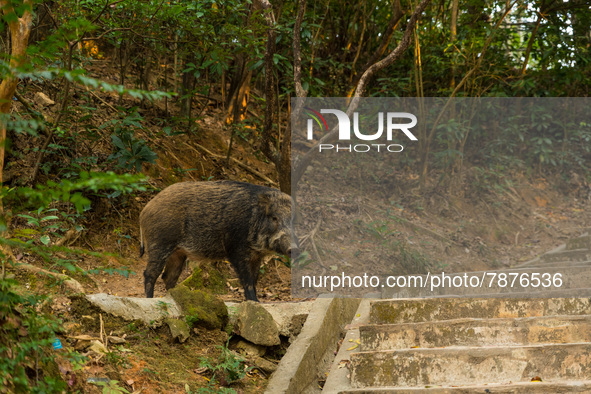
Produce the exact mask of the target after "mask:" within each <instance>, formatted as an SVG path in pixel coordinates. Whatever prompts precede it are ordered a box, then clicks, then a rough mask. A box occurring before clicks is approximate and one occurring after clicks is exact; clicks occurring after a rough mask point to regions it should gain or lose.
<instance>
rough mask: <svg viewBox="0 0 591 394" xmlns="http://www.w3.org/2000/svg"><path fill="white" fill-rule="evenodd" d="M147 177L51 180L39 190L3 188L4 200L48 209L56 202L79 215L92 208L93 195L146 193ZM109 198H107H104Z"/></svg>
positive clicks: (92, 174) (86, 174)
mask: <svg viewBox="0 0 591 394" xmlns="http://www.w3.org/2000/svg"><path fill="white" fill-rule="evenodd" d="M143 179H144V176H143V175H132V174H120V175H119V174H115V173H113V172H85V171H83V172H81V173H80V175H79V178H78V179H75V180H69V179H62V180H61V181H60V182H55V181H52V180H50V181H47V183H46V184H45V185H42V184H38V185H37V186H36V187H35V188H31V187H18V188H12V189H7V188H4V189H2V193H1V194H0V195H1V196H2V198H3V199H7V200H9V201H13V202H19V201H20V202H22V201H25V202H27V204H28V205H36V206H37V207H39V208H40V207H44V208H45V207H48V206H49V204H50V203H52V202H53V201H63V202H67V203H72V204H73V205H74V207H75V208H76V211H77V212H78V213H82V212H84V211H85V210H86V209H88V208H89V207H90V200H89V196H90V194H94V195H96V194H98V193H100V192H104V191H111V192H112V193H111V194H109V196H111V197H116V196H119V195H121V194H127V193H131V192H133V191H143V190H146V186H145V184H144V182H143ZM104 196H105V197H106V196H107V195H104Z"/></svg>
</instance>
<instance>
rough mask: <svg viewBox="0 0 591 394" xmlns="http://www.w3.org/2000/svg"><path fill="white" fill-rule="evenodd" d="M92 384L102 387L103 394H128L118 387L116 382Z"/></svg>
mask: <svg viewBox="0 0 591 394" xmlns="http://www.w3.org/2000/svg"><path fill="white" fill-rule="evenodd" d="M92 384H94V385H97V386H100V387H102V388H103V394H129V391H127V390H126V389H124V388H123V387H121V386H119V381H117V380H109V381H108V382H102V381H99V382H92Z"/></svg>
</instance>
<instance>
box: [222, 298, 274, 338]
mask: <svg viewBox="0 0 591 394" xmlns="http://www.w3.org/2000/svg"><path fill="white" fill-rule="evenodd" d="M234 330H235V331H236V333H237V334H239V335H240V336H241V337H242V338H244V339H246V340H247V341H250V342H252V343H254V344H257V345H262V346H275V345H279V344H280V343H281V340H280V339H279V330H278V328H277V324H275V320H273V316H271V314H270V313H269V312H267V310H266V309H265V308H264V307H263V306H262V305H261V304H259V303H258V302H254V301H245V302H243V303H242V304H240V306H238V313H237V315H236V326H235V327H234Z"/></svg>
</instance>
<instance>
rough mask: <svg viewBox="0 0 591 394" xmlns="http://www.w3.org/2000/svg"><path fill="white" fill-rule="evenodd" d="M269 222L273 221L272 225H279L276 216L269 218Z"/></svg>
mask: <svg viewBox="0 0 591 394" xmlns="http://www.w3.org/2000/svg"><path fill="white" fill-rule="evenodd" d="M271 220H272V221H273V223H275V224H277V223H279V218H278V217H277V216H271Z"/></svg>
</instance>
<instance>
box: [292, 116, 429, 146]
mask: <svg viewBox="0 0 591 394" xmlns="http://www.w3.org/2000/svg"><path fill="white" fill-rule="evenodd" d="M304 109H305V110H306V114H307V115H308V116H309V118H308V130H307V132H308V133H307V139H308V140H313V139H314V122H316V124H317V125H318V127H320V131H323V132H328V125H327V123H326V119H324V116H322V114H331V115H335V116H336V117H337V122H338V135H339V137H338V140H339V142H340V141H351V119H350V118H349V116H347V114H346V113H345V112H343V111H341V110H338V109H321V110H320V112H318V111H316V110H313V109H312V108H309V107H304ZM384 118H385V120H384ZM409 120H410V122H409ZM405 121H406V122H405ZM352 123H353V128H352V129H353V134H354V135H355V137H357V139H359V140H361V141H377V140H379V139H380V138H382V135H383V134H384V129H385V130H386V141H388V142H390V141H392V138H393V135H394V131H402V132H403V133H404V134H405V135H406V136H407V137H408V139H410V140H411V141H417V137H415V135H414V134H413V133H412V132H411V131H410V129H411V128H413V127H414V126H416V124H417V117H416V116H414V115H413V114H411V113H408V112H386V113H385V114H384V112H378V130H377V131H376V132H375V133H373V134H365V133H362V132H361V131H360V127H359V113H358V112H353V122H352ZM318 150H319V152H322V151H327V150H333V151H336V152H349V153H350V152H359V153H365V152H369V151H371V150H375V151H377V152H391V153H399V152H402V151H403V150H404V147H403V146H402V145H400V144H378V143H375V144H348V145H347V144H338V143H337V144H319V145H318Z"/></svg>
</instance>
